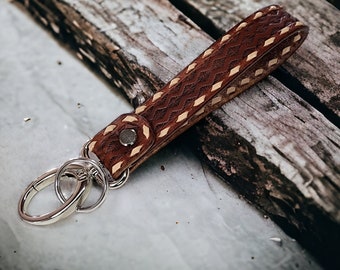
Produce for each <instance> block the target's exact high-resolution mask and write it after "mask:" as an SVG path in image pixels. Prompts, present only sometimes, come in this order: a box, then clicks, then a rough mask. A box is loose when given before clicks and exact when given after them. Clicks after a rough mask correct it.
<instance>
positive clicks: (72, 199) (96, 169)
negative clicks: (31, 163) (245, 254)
mask: <svg viewBox="0 0 340 270" xmlns="http://www.w3.org/2000/svg"><path fill="white" fill-rule="evenodd" d="M65 176H66V177H71V178H74V179H76V185H75V188H74V190H73V192H72V194H71V195H70V196H69V197H68V198H65V196H64V195H63V193H62V190H61V185H60V183H61V181H62V177H65ZM93 182H96V183H98V184H99V186H100V187H101V189H102V192H101V195H100V197H99V199H98V200H97V202H96V203H94V204H92V205H91V206H87V207H85V206H83V204H84V201H85V200H86V198H87V197H88V195H89V193H90V190H91V188H92V184H93ZM51 184H54V187H55V192H56V195H57V197H58V199H59V200H60V202H61V203H62V205H61V206H60V207H58V208H57V209H55V210H53V211H51V212H49V213H46V214H42V215H31V214H29V213H28V208H29V205H30V203H31V201H32V199H33V198H34V197H35V196H36V195H37V194H38V192H39V191H41V190H43V189H45V188H46V187H48V186H49V185H51ZM107 190H108V180H107V177H106V176H105V173H104V170H103V169H102V167H101V166H100V165H99V164H98V163H97V162H96V161H94V160H91V159H88V158H82V157H81V158H77V159H72V160H69V161H67V162H65V163H64V164H63V165H62V166H61V167H60V168H59V169H53V170H51V171H49V172H47V173H45V174H43V175H41V176H40V177H38V178H37V179H36V180H35V181H33V182H32V183H31V184H30V185H29V186H28V187H27V188H26V190H25V192H24V193H23V194H22V196H21V198H20V201H19V207H18V211H19V215H20V217H21V218H22V219H23V220H24V221H26V222H27V223H30V224H34V225H48V224H52V223H55V222H57V221H59V220H61V219H64V218H66V217H68V216H69V215H70V214H72V213H74V212H90V211H92V210H94V209H96V208H98V207H99V206H100V205H101V204H102V202H103V201H104V199H105V197H106V193H107Z"/></svg>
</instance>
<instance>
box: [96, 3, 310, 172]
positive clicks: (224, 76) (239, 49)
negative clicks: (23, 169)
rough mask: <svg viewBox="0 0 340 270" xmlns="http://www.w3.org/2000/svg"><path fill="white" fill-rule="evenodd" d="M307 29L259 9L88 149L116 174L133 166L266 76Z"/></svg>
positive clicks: (277, 11) (273, 10)
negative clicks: (125, 138) (123, 139)
mask: <svg viewBox="0 0 340 270" xmlns="http://www.w3.org/2000/svg"><path fill="white" fill-rule="evenodd" d="M307 33H308V27H306V26H304V25H303V24H302V23H301V22H299V21H298V20H297V19H295V18H294V17H292V16H291V15H290V14H288V13H287V12H286V11H285V10H284V9H283V8H282V7H280V6H276V5H274V6H269V7H266V8H264V9H261V10H259V11H257V12H256V13H254V14H252V15H250V16H249V17H248V18H246V19H245V20H244V21H242V22H240V23H239V24H237V25H236V26H235V27H233V28H232V29H231V30H230V31H229V32H227V33H226V34H225V35H223V36H222V37H221V38H220V39H218V40H217V41H216V42H214V43H213V44H212V45H211V46H210V47H209V48H208V49H207V50H206V51H204V52H203V53H202V54H201V55H200V56H198V57H197V58H196V59H195V60H194V61H193V62H192V63H191V64H190V65H188V66H187V67H186V68H185V69H183V70H182V71H181V72H180V73H179V74H178V75H177V76H176V77H175V78H174V79H172V80H171V81H170V82H169V83H167V84H166V85H165V86H164V87H163V88H162V89H161V90H159V91H158V92H156V93H155V94H154V96H153V97H151V98H150V99H149V100H147V101H146V102H145V103H144V104H143V105H141V106H139V107H138V108H136V110H135V111H134V112H132V113H129V114H124V115H121V116H120V117H118V118H117V119H116V120H114V121H113V122H112V123H110V124H109V125H108V126H107V127H106V128H104V129H103V130H101V131H100V132H99V133H98V134H97V135H95V136H94V138H93V139H92V140H91V142H90V144H89V151H90V152H92V153H94V154H95V155H96V156H97V157H98V158H99V160H100V161H101V163H102V164H103V165H104V166H105V167H106V168H107V169H108V170H109V171H110V172H111V174H112V176H113V178H115V179H116V178H117V177H119V176H120V175H121V173H122V172H124V170H126V169H128V168H130V170H134V169H135V168H136V167H137V166H138V165H139V164H141V163H142V162H143V161H144V160H145V159H147V158H148V157H150V156H151V155H152V154H154V153H155V152H156V151H158V150H159V149H160V148H161V147H163V146H164V145H166V144H167V143H169V142H170V141H171V140H173V139H174V138H175V137H176V136H178V135H179V134H180V133H181V132H183V131H184V130H186V129H188V128H189V127H190V126H192V125H193V124H195V123H196V122H197V121H199V120H200V119H202V118H203V117H204V116H206V115H207V114H209V113H210V112H211V111H212V110H214V109H216V108H217V107H220V106H221V105H222V104H224V103H226V102H227V101H228V100H230V99H232V98H233V97H235V96H236V95H238V94H240V93H241V92H243V91H244V90H245V89H247V88H249V87H250V86H252V85H254V84H255V83H256V82H258V81H259V80H261V79H263V78H264V77H265V76H267V75H268V74H269V73H270V72H271V71H273V70H274V69H275V68H277V67H278V66H279V65H280V64H282V62H284V61H285V60H286V59H287V58H288V57H289V56H290V55H291V54H292V53H293V52H294V51H295V50H296V49H297V48H298V47H299V46H300V45H301V43H302V42H303V40H304V39H305V38H306V36H307ZM126 131H127V132H126ZM124 133H127V136H132V138H130V141H129V143H128V144H129V145H126V144H125V143H124V142H121V138H122V134H124Z"/></svg>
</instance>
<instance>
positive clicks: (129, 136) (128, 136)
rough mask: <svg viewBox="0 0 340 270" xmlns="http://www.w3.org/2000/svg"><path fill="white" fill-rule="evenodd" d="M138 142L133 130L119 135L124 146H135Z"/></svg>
mask: <svg viewBox="0 0 340 270" xmlns="http://www.w3.org/2000/svg"><path fill="white" fill-rule="evenodd" d="M136 140H137V133H136V131H135V130H134V129H132V128H127V129H123V130H122V131H121V132H120V134H119V142H120V143H121V144H122V145H124V146H129V145H133V144H134V143H135V142H136Z"/></svg>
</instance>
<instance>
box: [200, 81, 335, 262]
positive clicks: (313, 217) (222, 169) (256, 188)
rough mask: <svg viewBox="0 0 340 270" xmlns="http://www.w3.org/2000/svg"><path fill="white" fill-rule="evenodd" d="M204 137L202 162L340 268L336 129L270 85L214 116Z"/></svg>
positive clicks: (205, 124)
mask: <svg viewBox="0 0 340 270" xmlns="http://www.w3.org/2000/svg"><path fill="white" fill-rule="evenodd" d="M292 100H294V101H295V102H294V105H293V107H292V106H291V105H292V104H291V101H292ZM254 104H257V105H258V106H254ZM240 108H241V109H240ZM258 108H265V110H258ZM292 109H293V110H292ZM250 119H251V120H250ZM197 130H198V134H199V136H198V138H199V145H200V149H201V150H200V151H201V154H202V156H203V158H204V159H205V160H206V162H207V163H208V164H210V165H212V166H213V167H214V170H215V171H217V172H218V174H219V175H221V176H222V177H223V178H224V179H227V180H228V182H230V183H231V184H232V186H233V187H234V188H236V189H237V190H238V192H239V193H240V194H242V195H243V196H245V198H246V199H248V200H249V201H251V202H252V203H254V204H255V205H256V206H257V207H259V208H260V209H262V210H264V211H265V212H266V214H267V215H269V216H270V217H271V218H273V219H274V220H275V221H276V222H277V223H278V224H280V225H281V226H282V227H283V228H285V230H286V231H288V232H289V233H290V234H291V235H294V237H296V238H297V239H299V240H300V241H301V242H302V243H304V244H305V245H306V246H308V247H309V248H310V249H312V250H313V253H314V254H318V255H321V256H322V257H323V259H326V258H328V260H329V261H328V262H330V261H331V259H333V260H337V252H338V250H339V242H340V226H339V224H340V200H339V196H340V180H339V179H340V170H339V168H340V150H339V145H340V131H339V129H338V128H337V127H335V126H334V125H332V124H331V123H329V122H328V121H327V120H325V119H324V118H323V117H322V116H321V114H320V113H319V112H318V111H316V110H315V109H314V108H313V107H311V106H310V105H309V104H307V103H306V102H305V101H303V100H302V99H301V98H299V97H298V96H297V95H295V94H294V93H292V92H291V91H289V90H288V89H287V88H285V87H283V86H282V85H281V84H280V83H278V81H276V80H275V79H274V78H270V79H269V80H267V81H266V82H261V83H259V84H258V85H257V86H256V87H253V89H252V90H251V91H248V93H245V94H242V95H241V96H240V97H239V98H238V99H235V101H234V102H231V103H230V104H228V106H224V107H223V109H222V110H218V111H216V112H214V113H212V115H210V116H208V117H207V118H206V120H205V121H204V122H203V123H201V124H200V125H198V126H197ZM336 263H337V264H339V261H337V262H336Z"/></svg>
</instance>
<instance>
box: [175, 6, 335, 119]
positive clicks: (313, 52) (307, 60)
mask: <svg viewBox="0 0 340 270" xmlns="http://www.w3.org/2000/svg"><path fill="white" fill-rule="evenodd" d="M172 2H174V3H176V4H182V5H185V7H184V8H183V9H184V10H185V11H186V12H190V13H194V12H196V13H199V14H200V16H198V15H196V18H197V19H198V20H199V18H204V19H203V21H204V20H205V21H204V23H205V24H207V23H208V21H209V22H210V23H211V26H210V29H209V28H208V29H206V31H207V32H210V31H212V30H213V29H214V27H216V28H217V29H218V30H219V31H221V32H222V31H225V30H227V29H229V28H230V27H232V26H233V25H234V24H235V23H237V22H238V21H240V20H241V19H242V18H244V17H246V16H248V15H249V14H250V13H252V12H253V11H254V10H257V9H260V8H261V7H263V6H267V5H271V4H273V1H270V0H256V1H255V0H241V1H238V0H212V1H205V0H202V1H195V0H172ZM278 4H281V5H283V6H284V7H285V8H286V9H287V10H288V11H289V12H290V13H291V14H292V15H294V16H296V17H297V18H299V19H300V20H301V21H302V22H304V23H305V24H307V25H308V26H309V28H310V33H309V37H308V38H307V40H306V42H305V43H304V45H303V47H302V49H300V50H298V51H297V52H296V53H295V55H294V57H291V58H290V59H289V60H288V61H287V62H286V63H285V64H284V65H283V66H284V68H285V69H286V70H287V71H288V72H289V73H290V74H291V75H292V76H293V77H294V78H296V79H298V80H299V81H300V82H301V83H302V85H303V86H304V87H305V88H306V91H310V92H311V93H313V94H314V95H316V96H317V98H318V99H320V101H321V102H322V103H323V104H325V105H326V106H327V108H329V109H331V110H332V111H333V112H334V113H335V114H337V115H338V116H340V93H339V88H340V64H339V63H340V36H339V25H340V16H339V13H340V12H339V10H338V9H336V8H335V7H334V6H333V5H331V4H329V3H328V2H326V1H323V0H306V1H305V0H298V1H289V0H281V1H279V2H278ZM198 23H200V22H199V21H198ZM209 30H210V31H209ZM215 31H216V30H215ZM283 80H285V79H284V78H283ZM286 80H288V78H287V79H286ZM286 83H288V82H286Z"/></svg>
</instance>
